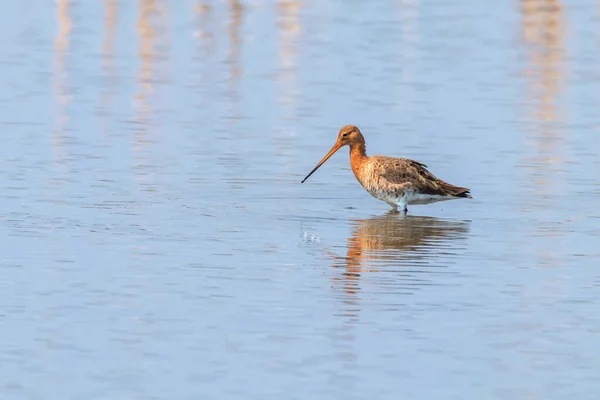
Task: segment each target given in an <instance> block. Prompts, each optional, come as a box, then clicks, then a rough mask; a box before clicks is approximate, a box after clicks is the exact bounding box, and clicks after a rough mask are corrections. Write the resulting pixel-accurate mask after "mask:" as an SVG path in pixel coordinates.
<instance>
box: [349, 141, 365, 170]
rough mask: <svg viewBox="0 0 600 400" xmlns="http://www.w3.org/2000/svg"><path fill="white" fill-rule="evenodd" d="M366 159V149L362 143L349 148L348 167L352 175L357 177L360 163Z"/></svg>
mask: <svg viewBox="0 0 600 400" xmlns="http://www.w3.org/2000/svg"><path fill="white" fill-rule="evenodd" d="M366 159H367V149H366V147H365V144H364V143H357V144H353V145H352V146H350V165H351V166H352V171H353V172H354V175H355V176H356V177H357V178H358V177H359V170H360V166H361V165H362V163H364V162H365V160H366Z"/></svg>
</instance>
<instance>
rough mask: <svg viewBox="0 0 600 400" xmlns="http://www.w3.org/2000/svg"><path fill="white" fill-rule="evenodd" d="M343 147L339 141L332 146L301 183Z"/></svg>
mask: <svg viewBox="0 0 600 400" xmlns="http://www.w3.org/2000/svg"><path fill="white" fill-rule="evenodd" d="M341 147H342V145H341V144H340V143H339V142H336V143H335V144H334V145H333V147H332V148H331V150H329V153H327V154H325V157H323V159H322V160H321V161H319V163H318V164H317V166H316V167H314V168H313V170H312V171H310V173H309V174H308V175H306V177H305V178H304V179H302V182H300V183H304V181H305V180H307V179H308V177H309V176H311V175H312V174H313V173H314V172H315V171H316V170H318V169H319V167H320V166H321V165H323V164H325V161H327V160H329V157H331V156H332V155H334V154H335V152H336V151H338V150H339V149H340V148H341Z"/></svg>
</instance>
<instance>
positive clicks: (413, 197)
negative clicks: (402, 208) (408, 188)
mask: <svg viewBox="0 0 600 400" xmlns="http://www.w3.org/2000/svg"><path fill="white" fill-rule="evenodd" d="M405 196H406V202H407V203H408V204H410V205H423V204H431V203H437V202H438V201H446V200H452V199H455V198H456V197H454V196H440V195H437V194H422V193H406V195H405Z"/></svg>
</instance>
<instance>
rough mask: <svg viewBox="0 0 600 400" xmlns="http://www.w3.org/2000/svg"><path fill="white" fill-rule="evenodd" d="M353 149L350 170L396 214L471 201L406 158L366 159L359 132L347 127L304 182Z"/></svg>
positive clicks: (463, 192)
mask: <svg viewBox="0 0 600 400" xmlns="http://www.w3.org/2000/svg"><path fill="white" fill-rule="evenodd" d="M346 145H348V146H350V166H351V167H352V172H354V176H356V179H358V181H359V182H360V184H361V185H362V186H363V187H364V188H365V190H366V191H367V192H369V193H370V194H371V196H373V197H375V198H376V199H378V200H382V201H385V202H386V203H388V204H389V205H390V206H392V208H393V209H394V210H398V207H400V208H401V209H402V210H403V211H407V210H408V205H409V204H411V205H412V204H430V203H435V202H438V201H445V200H452V199H460V198H468V199H470V198H472V197H471V195H470V194H469V193H470V190H469V189H468V188H464V187H459V186H454V185H451V184H449V183H447V182H444V181H443V180H441V179H439V178H437V177H436V176H434V175H433V174H432V173H431V172H429V171H428V170H427V166H426V165H425V164H422V163H420V162H418V161H414V160H409V159H407V158H393V157H385V156H371V157H369V156H367V153H366V148H365V138H364V137H363V135H362V133H360V129H358V128H357V127H356V126H354V125H346V126H344V127H343V128H342V129H340V133H339V134H338V137H337V141H336V142H335V145H333V147H332V148H331V150H329V153H327V154H326V155H325V157H323V159H322V160H321V161H319V163H318V164H317V166H316V167H315V168H313V170H312V171H310V173H309V174H308V175H306V177H305V178H304V179H303V180H302V183H304V181H306V180H307V179H308V177H309V176H311V175H312V174H313V173H314V172H315V171H316V170H317V169H319V167H320V166H321V165H323V164H324V163H325V161H327V160H328V159H329V157H331V156H332V155H333V154H334V153H335V152H336V151H338V150H339V149H341V148H342V147H344V146H346Z"/></svg>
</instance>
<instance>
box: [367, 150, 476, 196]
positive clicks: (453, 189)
mask: <svg viewBox="0 0 600 400" xmlns="http://www.w3.org/2000/svg"><path fill="white" fill-rule="evenodd" d="M377 170H378V172H379V177H380V179H384V180H386V181H387V183H388V184H390V185H398V186H399V187H401V188H402V189H403V190H407V189H410V190H414V191H415V192H417V193H421V194H431V195H438V196H448V195H458V194H460V193H462V192H465V190H467V189H466V188H459V187H457V186H453V185H450V184H449V183H446V182H444V181H443V180H441V179H439V178H437V177H436V176H435V175H433V174H432V173H431V172H429V171H428V170H427V166H426V165H425V164H422V163H420V162H418V161H414V160H409V159H407V158H389V157H385V158H383V159H382V160H381V162H380V163H378V165H377Z"/></svg>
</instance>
